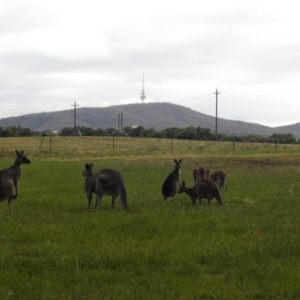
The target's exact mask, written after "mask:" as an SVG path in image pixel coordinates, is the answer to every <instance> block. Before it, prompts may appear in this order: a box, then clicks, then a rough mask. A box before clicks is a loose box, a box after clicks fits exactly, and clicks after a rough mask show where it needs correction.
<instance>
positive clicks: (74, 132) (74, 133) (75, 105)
mask: <svg viewBox="0 0 300 300" xmlns="http://www.w3.org/2000/svg"><path fill="white" fill-rule="evenodd" d="M71 106H74V129H73V135H76V107H77V106H79V105H78V104H76V102H74V104H72V105H71Z"/></svg>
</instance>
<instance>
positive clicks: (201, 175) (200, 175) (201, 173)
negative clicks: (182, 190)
mask: <svg viewBox="0 0 300 300" xmlns="http://www.w3.org/2000/svg"><path fill="white" fill-rule="evenodd" d="M209 173H210V172H209V170H208V169H206V168H205V167H200V168H198V169H194V170H193V178H194V182H195V183H196V181H198V180H200V181H202V180H207V179H209Z"/></svg>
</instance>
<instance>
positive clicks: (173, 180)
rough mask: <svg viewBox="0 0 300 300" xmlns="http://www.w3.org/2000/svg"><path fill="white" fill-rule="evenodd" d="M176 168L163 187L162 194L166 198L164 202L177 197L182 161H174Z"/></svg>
mask: <svg viewBox="0 0 300 300" xmlns="http://www.w3.org/2000/svg"><path fill="white" fill-rule="evenodd" d="M174 162H175V167H174V170H173V172H172V173H171V174H170V175H169V176H168V177H167V178H166V179H165V181H164V183H163V185H162V187H161V193H162V195H163V197H164V200H167V199H168V198H170V197H173V198H174V197H175V196H176V194H177V191H178V188H179V185H180V172H181V162H182V159H180V160H178V161H177V159H174Z"/></svg>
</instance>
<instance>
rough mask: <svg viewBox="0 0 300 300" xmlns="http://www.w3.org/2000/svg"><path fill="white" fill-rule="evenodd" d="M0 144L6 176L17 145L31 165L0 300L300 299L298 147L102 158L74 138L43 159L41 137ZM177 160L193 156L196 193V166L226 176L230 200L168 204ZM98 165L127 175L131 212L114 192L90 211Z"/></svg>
mask: <svg viewBox="0 0 300 300" xmlns="http://www.w3.org/2000/svg"><path fill="white" fill-rule="evenodd" d="M57 139H58V138H57ZM57 141H58V140H57ZM0 142H1V143H2V142H3V143H8V144H9V145H10V147H11V148H5V149H4V147H3V143H2V144H1V145H2V146H1V147H0V148H1V153H0V154H1V155H0V169H3V168H6V167H9V166H11V165H12V163H13V161H14V149H18V150H22V149H24V150H25V154H27V156H28V158H30V159H31V160H32V164H30V165H25V166H23V176H22V178H21V180H20V195H19V197H18V198H17V199H16V200H14V201H13V215H12V216H11V217H9V216H8V214H7V202H6V201H5V202H1V203H0V228H1V231H0V243H1V244H0V245H1V248H0V249H1V250H0V254H1V255H0V282H1V284H0V299H174V300H175V299H176V300H177V299H299V298H300V273H299V270H300V234H299V232H300V217H299V211H300V201H299V194H300V185H299V177H300V151H299V154H298V148H297V146H291V147H290V148H289V147H288V146H285V147H282V148H279V149H277V150H275V149H274V148H271V147H270V148H260V147H255V146H253V147H252V145H249V146H247V147H249V148H247V147H246V148H245V147H244V148H242V145H241V146H238V147H237V148H238V149H239V147H240V149H241V150H237V151H232V149H231V148H230V145H228V144H226V143H224V144H219V145H218V146H212V148H210V147H206V148H205V149H204V150H201V151H199V150H197V149H196V148H197V147H196V145H193V146H192V147H191V146H189V147H190V148H189V149H186V148H184V147H182V148H179V146H176V145H180V142H178V144H177V142H176V141H174V145H175V146H176V147H178V148H177V149H178V150H173V151H172V150H168V149H157V148H155V147H153V148H144V147H142V146H141V147H132V149H134V150H132V151H129V149H127V150H118V148H116V149H115V150H109V149H106V150H105V151H104V150H103V148H100V149H97V147H95V146H94V147H91V145H90V143H89V144H87V143H86V144H87V146H86V147H87V148H86V149H85V147H84V146H83V145H84V142H83V143H81V144H80V143H78V142H77V143H76V144H75V143H74V140H73V143H72V140H71V142H70V145H69V146H68V147H67V146H66V147H64V148H63V149H64V150H63V151H59V150H53V152H52V153H45V152H42V151H36V146H37V149H38V147H39V145H40V142H37V143H36V144H35V146H34V147H33V146H32V145H33V140H32V139H31V138H29V139H12V140H6V139H1V141H0ZM134 142H135V143H136V144H139V142H138V141H136V140H135V141H134ZM57 143H58V142H57ZM119 143H121V141H119ZM124 143H125V142H124ZM126 143H129V142H128V140H126ZM143 143H145V144H146V143H152V144H153V145H155V143H154V141H149V140H147V141H144V140H141V141H140V145H144V144H143ZM136 144H135V145H136ZM72 145H73V146H72ZM78 145H80V147H79V146H78ZM109 147H110V146H109ZM124 147H125V146H124ZM126 147H128V145H127V144H126ZM120 148H121V147H120ZM66 149H69V150H68V151H67V150H66ZM154 149H155V150H154ZM299 150H300V149H299ZM174 158H177V159H179V158H182V159H183V161H182V173H181V179H182V180H185V181H186V183H187V185H188V186H191V185H192V183H193V180H192V170H193V168H195V167H199V166H206V167H207V168H209V169H210V170H211V171H215V170H217V169H222V170H223V171H225V172H226V173H227V175H228V181H227V184H228V191H227V192H226V191H223V190H222V191H221V195H222V199H223V202H224V205H223V206H221V207H220V206H218V205H217V204H216V202H215V200H214V201H213V202H212V205H211V206H208V204H207V201H206V200H204V201H203V204H202V206H201V207H200V206H199V205H198V203H197V204H196V206H195V207H193V206H192V202H191V200H190V199H189V198H188V197H187V196H186V195H185V194H181V195H177V196H176V198H175V199H170V200H168V201H163V200H162V195H161V193H160V188H161V185H162V182H163V181H164V179H165V178H166V176H167V175H168V174H169V173H170V172H171V171H172V170H173V159H174ZM90 162H93V163H94V171H97V170H98V169H101V168H106V167H109V168H114V169H117V170H119V171H120V172H122V174H123V176H124V177H125V180H126V185H127V191H128V204H129V209H130V210H129V212H124V211H122V209H121V205H120V203H119V202H118V201H117V202H116V207H115V209H114V210H112V209H111V199H110V198H109V197H104V199H103V203H102V207H101V208H100V209H99V210H97V211H95V210H94V208H92V209H90V210H88V209H87V201H86V198H85V194H84V189H83V185H84V178H83V177H82V171H83V169H84V166H85V164H86V163H90ZM94 203H95V201H93V203H92V204H93V205H94Z"/></svg>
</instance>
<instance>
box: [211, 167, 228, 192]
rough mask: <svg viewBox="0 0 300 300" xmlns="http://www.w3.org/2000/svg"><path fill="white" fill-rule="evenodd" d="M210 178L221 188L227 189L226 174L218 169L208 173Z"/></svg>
mask: <svg viewBox="0 0 300 300" xmlns="http://www.w3.org/2000/svg"><path fill="white" fill-rule="evenodd" d="M210 179H211V180H213V181H214V182H216V183H217V184H218V186H219V188H223V189H225V190H226V191H227V183H226V174H225V173H224V172H223V171H221V170H219V171H216V172H214V173H212V174H211V175H210Z"/></svg>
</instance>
